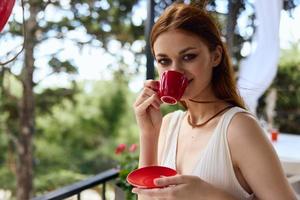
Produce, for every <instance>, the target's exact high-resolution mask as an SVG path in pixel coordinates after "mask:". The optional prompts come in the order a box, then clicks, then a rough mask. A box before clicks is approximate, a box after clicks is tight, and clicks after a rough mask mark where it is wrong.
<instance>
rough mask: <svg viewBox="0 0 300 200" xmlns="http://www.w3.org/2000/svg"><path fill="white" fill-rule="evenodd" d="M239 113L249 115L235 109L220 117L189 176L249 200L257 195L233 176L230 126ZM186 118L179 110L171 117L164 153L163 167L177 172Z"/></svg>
mask: <svg viewBox="0 0 300 200" xmlns="http://www.w3.org/2000/svg"><path fill="white" fill-rule="evenodd" d="M238 112H247V111H246V110H244V109H241V108H238V107H233V108H231V109H229V110H227V111H226V112H225V113H224V114H223V115H222V116H221V118H220V120H219V122H218V124H217V126H216V128H215V130H214V132H213V135H212V136H211V138H210V140H209V142H208V143H207V145H206V147H205V148H204V149H203V150H202V152H201V153H199V157H198V161H197V162H196V166H195V167H194V170H193V171H192V174H188V175H195V176H198V177H200V178H201V179H202V180H204V181H206V182H208V183H210V184H212V185H214V186H216V187H218V188H220V189H223V190H224V191H227V192H228V193H230V194H231V195H233V196H235V197H236V198H238V199H241V200H248V199H253V198H254V195H253V194H249V193H248V192H247V191H245V190H244V188H242V186H241V185H240V183H239V182H238V180H237V178H236V176H235V173H234V169H233V165H232V162H231V155H230V151H229V146H228V142H227V128H228V125H229V123H230V121H231V119H232V118H233V116H234V115H235V114H236V113H238ZM184 115H185V112H183V111H180V110H179V111H175V112H174V113H172V116H171V119H170V124H169V128H168V132H167V137H166V143H165V146H164V149H163V155H162V162H161V163H160V164H161V165H162V166H166V167H170V168H173V169H175V170H176V152H177V151H176V149H177V138H178V134H179V130H180V126H181V124H182V123H181V122H182V119H183V117H184Z"/></svg>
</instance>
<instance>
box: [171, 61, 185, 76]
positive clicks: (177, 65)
mask: <svg viewBox="0 0 300 200" xmlns="http://www.w3.org/2000/svg"><path fill="white" fill-rule="evenodd" d="M170 70H173V71H177V72H181V73H184V70H183V67H182V65H181V64H180V63H179V62H173V63H172V65H171V67H170Z"/></svg>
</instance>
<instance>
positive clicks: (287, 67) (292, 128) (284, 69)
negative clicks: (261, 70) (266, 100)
mask: <svg viewBox="0 0 300 200" xmlns="http://www.w3.org/2000/svg"><path fill="white" fill-rule="evenodd" d="M272 87H274V88H276V89H277V93H278V94H277V96H278V99H277V102H276V113H277V117H276V118H275V122H276V123H277V124H278V125H279V127H280V130H283V131H285V132H290V133H299V130H300V46H299V45H295V46H293V47H292V48H291V49H290V50H285V51H283V52H282V56H281V61H280V65H279V69H278V73H277V76H276V79H275V81H274V82H273V85H272Z"/></svg>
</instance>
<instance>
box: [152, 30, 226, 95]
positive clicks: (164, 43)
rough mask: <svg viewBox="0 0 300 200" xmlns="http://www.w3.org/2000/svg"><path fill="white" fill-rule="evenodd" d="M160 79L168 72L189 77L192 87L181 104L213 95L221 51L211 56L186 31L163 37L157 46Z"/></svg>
mask: <svg viewBox="0 0 300 200" xmlns="http://www.w3.org/2000/svg"><path fill="white" fill-rule="evenodd" d="M153 50H154V54H155V60H156V62H157V69H158V73H159V76H160V77H161V75H162V73H163V72H164V71H167V70H175V71H179V72H182V73H184V74H185V76H186V77H187V78H188V80H189V85H188V87H187V88H186V90H185V93H184V95H183V97H182V99H181V100H187V99H191V98H192V99H197V98H203V97H208V96H211V95H213V91H212V90H211V87H210V86H211V84H210V82H211V77H212V70H213V67H214V66H217V65H218V64H219V62H220V57H221V50H220V48H216V50H215V51H213V52H211V51H210V50H209V48H208V46H207V45H206V44H205V43H204V42H203V41H202V40H201V39H200V38H199V37H198V36H196V35H194V34H191V33H188V32H186V31H182V30H172V31H167V32H164V33H162V34H161V35H159V36H158V38H157V39H156V41H155V42H154V44H153Z"/></svg>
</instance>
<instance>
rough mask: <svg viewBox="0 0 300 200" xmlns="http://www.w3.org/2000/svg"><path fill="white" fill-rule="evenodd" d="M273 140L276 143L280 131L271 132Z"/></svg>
mask: <svg viewBox="0 0 300 200" xmlns="http://www.w3.org/2000/svg"><path fill="white" fill-rule="evenodd" d="M271 140H272V141H273V142H276V141H277V140H278V131H277V130H272V131H271Z"/></svg>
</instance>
